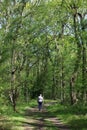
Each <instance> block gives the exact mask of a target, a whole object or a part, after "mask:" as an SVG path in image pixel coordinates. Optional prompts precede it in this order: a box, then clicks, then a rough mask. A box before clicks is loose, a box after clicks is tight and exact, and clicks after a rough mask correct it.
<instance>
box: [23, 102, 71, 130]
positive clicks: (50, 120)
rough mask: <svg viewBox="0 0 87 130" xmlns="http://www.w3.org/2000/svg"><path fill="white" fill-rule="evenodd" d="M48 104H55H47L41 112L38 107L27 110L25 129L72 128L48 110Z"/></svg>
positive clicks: (60, 129) (55, 129)
mask: <svg viewBox="0 0 87 130" xmlns="http://www.w3.org/2000/svg"><path fill="white" fill-rule="evenodd" d="M48 105H53V103H52V102H51V103H49V104H48V103H47V104H45V105H44V107H43V110H42V111H41V112H39V111H38V108H37V107H34V108H33V107H32V108H29V109H27V110H25V116H26V119H27V120H26V121H25V122H23V127H24V129H25V130H70V128H69V127H68V126H67V125H66V124H64V123H63V122H62V121H61V120H60V119H58V118H56V117H54V116H53V115H51V113H49V112H48V111H47V106H48Z"/></svg>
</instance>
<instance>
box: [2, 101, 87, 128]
mask: <svg viewBox="0 0 87 130" xmlns="http://www.w3.org/2000/svg"><path fill="white" fill-rule="evenodd" d="M49 102H50V101H48V100H47V101H45V104H46V103H49ZM51 102H52V103H51V104H50V105H49V106H47V112H46V113H39V112H36V113H35V112H31V111H30V113H28V115H25V114H24V113H25V111H26V110H27V109H28V108H29V107H32V108H34V107H36V106H37V102H36V101H35V100H32V101H30V102H29V103H28V104H25V103H22V104H20V103H18V104H17V112H13V110H12V107H10V106H6V105H4V106H2V107H1V108H0V130H24V126H23V124H24V123H25V124H28V125H32V126H35V127H36V126H37V123H36V122H29V121H30V120H31V119H32V120H34V119H36V120H39V118H42V119H43V120H44V124H45V126H44V127H46V128H47V129H46V130H48V128H49V130H57V129H58V128H57V127H55V125H53V124H52V122H50V121H48V120H45V119H47V118H49V119H50V118H52V117H56V118H58V119H59V120H60V121H62V122H63V123H65V124H68V125H69V126H70V128H71V129H70V130H87V107H86V106H80V105H78V106H69V105H68V106H63V105H61V104H59V103H56V102H55V103H53V101H51ZM31 117H32V118H31ZM29 118H30V119H29Z"/></svg>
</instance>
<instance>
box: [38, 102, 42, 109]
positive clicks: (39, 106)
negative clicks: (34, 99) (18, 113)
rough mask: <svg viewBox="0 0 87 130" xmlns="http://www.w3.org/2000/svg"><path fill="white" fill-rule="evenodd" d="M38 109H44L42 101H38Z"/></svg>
mask: <svg viewBox="0 0 87 130" xmlns="http://www.w3.org/2000/svg"><path fill="white" fill-rule="evenodd" d="M38 109H39V111H40V110H41V109H42V102H38Z"/></svg>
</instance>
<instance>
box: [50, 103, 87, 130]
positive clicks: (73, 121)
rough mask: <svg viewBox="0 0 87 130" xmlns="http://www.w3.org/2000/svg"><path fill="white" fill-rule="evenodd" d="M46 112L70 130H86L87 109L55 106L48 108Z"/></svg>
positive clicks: (83, 107)
mask: <svg viewBox="0 0 87 130" xmlns="http://www.w3.org/2000/svg"><path fill="white" fill-rule="evenodd" d="M48 112H49V114H51V115H52V116H54V117H57V118H58V119H60V120H61V121H62V122H63V123H65V124H68V125H69V126H70V127H71V130H87V107H85V106H63V105H60V104H55V105H53V106H49V107H48Z"/></svg>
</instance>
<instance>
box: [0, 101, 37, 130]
mask: <svg viewBox="0 0 87 130" xmlns="http://www.w3.org/2000/svg"><path fill="white" fill-rule="evenodd" d="M35 104H36V101H34V100H33V101H31V102H29V103H28V104H25V103H22V104H17V112H14V111H13V109H12V107H11V106H9V105H8V106H7V105H3V106H2V107H1V109H0V130H20V129H21V130H24V127H23V126H22V122H25V121H26V118H25V116H24V113H25V110H26V109H27V108H29V107H32V106H35Z"/></svg>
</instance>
